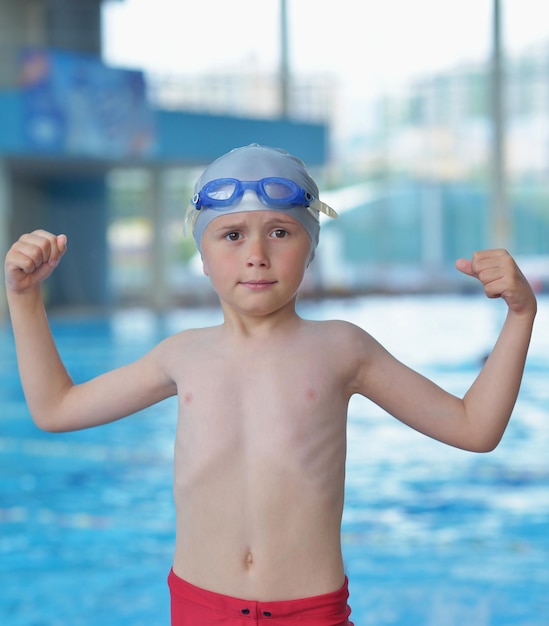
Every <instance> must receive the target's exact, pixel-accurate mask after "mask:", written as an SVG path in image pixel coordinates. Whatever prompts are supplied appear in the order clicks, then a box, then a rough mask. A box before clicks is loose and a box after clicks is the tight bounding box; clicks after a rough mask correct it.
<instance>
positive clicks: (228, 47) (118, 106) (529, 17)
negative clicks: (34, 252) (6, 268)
mask: <svg viewBox="0 0 549 626" xmlns="http://www.w3.org/2000/svg"><path fill="white" fill-rule="evenodd" d="M548 17H549V7H547V4H546V2H544V1H543V0H520V1H519V0H506V1H505V0H501V1H499V2H496V1H494V0H463V2H460V3H453V2H436V1H435V0H415V1H414V2H405V1H404V0H387V1H386V2H383V3H373V2H372V3H362V4H361V6H360V9H359V8H358V7H357V6H356V5H355V4H354V3H353V2H352V1H351V0H340V1H338V2H337V3H336V2H326V3H323V5H322V6H319V5H318V3H315V2H314V1H313V0H293V1H292V0H263V1H262V2H254V1H253V0H235V2H231V3H230V4H229V3H223V2H219V1H215V0H204V1H203V2H200V3H191V2H175V1H174V0H158V1H155V2H152V0H108V1H104V2H101V1H99V0H96V1H93V0H78V1H77V2H68V1H66V0H65V1H64V0H20V1H19V0H18V1H11V2H10V1H9V0H2V1H1V2H0V222H1V229H0V230H1V233H2V239H1V242H0V248H1V249H2V251H4V250H5V249H6V247H7V246H8V244H9V243H10V242H11V241H12V240H13V239H14V238H16V237H18V236H19V235H20V234H21V233H22V232H24V231H27V230H29V229H33V228H38V227H44V228H48V229H52V230H55V231H64V232H66V233H67V234H68V235H69V238H70V241H71V244H72V245H71V263H70V264H69V263H66V264H63V265H62V267H61V268H60V269H59V271H58V272H57V273H56V274H55V275H54V276H53V277H52V279H51V281H50V282H49V283H48V298H49V303H50V305H51V306H52V307H53V306H60V307H64V306H73V307H74V306H96V307H105V306H121V305H126V304H142V305H145V306H152V307H155V308H157V309H163V308H169V307H170V306H173V305H176V304H179V303H182V302H185V303H188V302H208V301H209V300H210V299H211V298H212V297H213V296H212V292H211V290H210V287H209V283H208V281H207V280H206V279H205V278H204V277H203V276H202V273H201V267H200V263H199V260H198V259H197V256H196V254H195V247H194V244H193V242H192V240H189V239H188V238H186V237H185V233H184V229H183V216H184V211H185V208H186V206H187V203H188V200H189V198H190V197H191V195H192V192H191V189H192V185H193V183H194V181H195V179H196V177H197V175H198V174H199V172H200V170H201V168H203V167H204V166H205V165H206V164H207V163H208V162H210V161H211V160H213V159H214V158H216V157H217V156H219V155H220V154H222V153H224V152H225V151H227V150H229V149H231V148H232V147H236V146H239V145H245V144H247V143H251V142H257V143H264V144H267V145H276V146H280V147H284V148H286V149H288V150H289V151H290V152H292V153H294V154H296V155H298V156H300V157H301V158H302V159H303V160H304V161H305V162H306V163H307V165H308V166H309V167H310V169H311V170H312V172H313V174H314V175H315V176H316V178H317V179H318V182H319V185H320V187H321V189H322V192H323V193H322V195H323V197H324V198H325V199H326V200H327V201H329V202H330V203H331V204H332V205H333V206H334V207H335V208H336V209H337V210H338V211H339V212H340V215H341V217H340V219H339V220H337V221H334V222H332V221H330V222H329V223H326V224H325V226H324V229H323V235H322V238H321V240H322V241H321V246H320V249H319V252H318V255H317V260H316V262H315V264H314V265H313V266H312V267H311V269H310V272H309V275H308V277H307V281H306V284H305V286H304V293H305V295H307V294H313V295H326V294H343V295H345V294H355V293H371V292H399V293H400V292H403V291H413V292H425V291H435V292H440V291H448V290H450V291H455V290H462V289H468V288H469V285H470V283H469V281H466V282H465V283H464V282H463V280H462V277H461V276H459V275H458V274H457V272H455V271H454V269H453V262H454V260H455V259H456V258H457V257H460V256H468V255H470V254H471V252H473V251H474V250H475V249H478V248H483V247H492V246H503V247H506V248H508V249H509V250H510V251H511V252H512V253H513V254H514V255H516V256H517V257H519V258H520V261H521V263H522V264H523V267H524V269H525V271H526V272H527V273H528V275H529V277H530V278H531V280H532V281H533V282H534V283H535V285H536V287H537V288H539V289H542V288H544V287H545V286H546V285H547V281H548V276H549V269H548V267H549V264H548V260H547V255H548V246H549V243H548V242H549V209H548V202H547V199H548V193H549V186H548V182H549V181H548V178H549V168H548V164H549V81H548V79H547V75H548V70H549V20H548V19H547V18H548ZM69 265H70V267H69ZM4 306H5V305H4Z"/></svg>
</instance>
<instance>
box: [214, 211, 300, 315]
mask: <svg viewBox="0 0 549 626" xmlns="http://www.w3.org/2000/svg"><path fill="white" fill-rule="evenodd" d="M310 255H311V240H310V238H309V236H308V234H307V231H306V230H305V229H304V228H303V226H302V225H301V224H300V223H299V222H298V221H297V220H295V219H294V218H292V217H290V216H289V215H285V214H284V213H282V212H279V211H270V210H268V209H267V210H257V211H248V212H240V213H230V214H226V215H220V216H219V217H218V218H216V219H215V220H213V221H212V222H211V223H210V224H209V225H208V227H207V228H206V230H205V231H204V236H203V239H202V256H203V266H204V273H205V274H206V275H207V276H209V277H210V280H211V281H212V285H213V287H214V289H215V290H216V292H217V294H218V295H219V297H220V299H221V301H222V304H224V305H226V306H229V307H231V308H232V309H234V310H236V311H239V312H242V313H247V314H251V315H268V314H269V313H273V312H274V311H277V310H279V309H281V308H282V307H284V306H285V305H287V304H288V303H290V302H292V303H293V302H294V301H295V297H296V295H297V291H298V289H299V287H300V285H301V282H302V280H303V275H304V273H305V270H306V268H307V265H308V262H309V258H310Z"/></svg>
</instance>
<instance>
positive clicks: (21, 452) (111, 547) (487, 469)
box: [0, 296, 549, 626]
mask: <svg viewBox="0 0 549 626" xmlns="http://www.w3.org/2000/svg"><path fill="white" fill-rule="evenodd" d="M301 311H302V314H303V315H304V316H306V317H311V318H316V319H324V318H334V317H335V318H342V319H347V320H350V321H353V322H355V323H358V324H359V325H361V326H362V327H364V328H365V329H367V330H368V331H370V332H371V333H372V334H373V335H374V336H375V337H376V338H377V339H379V340H380V341H381V342H382V343H384V345H386V346H387V347H388V348H389V350H391V351H392V352H393V353H394V354H395V355H396V356H397V357H398V358H400V359H401V360H403V361H405V362H406V363H408V364H410V365H412V366H413V367H415V368H416V369H419V370H420V371H421V372H422V373H424V374H426V375H427V376H429V377H431V378H433V379H434V380H435V381H436V382H438V383H440V384H441V385H443V386H444V387H446V388H447V389H449V390H450V391H452V392H455V393H458V394H462V393H463V392H464V391H465V389H466V388H467V387H468V385H469V384H470V382H471V381H472V379H473V377H474V376H475V374H476V372H477V371H478V368H479V364H480V363H481V361H482V357H483V356H484V354H485V353H486V350H487V348H488V347H489V346H490V345H491V343H492V342H493V340H494V337H495V333H496V331H497V328H498V325H499V324H501V322H502V319H503V315H504V310H503V307H502V306H500V303H498V302H493V301H487V300H485V299H484V298H481V297H480V296H479V297H476V296H474V297H469V298H459V297H429V298H412V297H403V298H368V299H358V300H349V301H342V302H335V301H331V302H324V303H320V304H318V303H317V304H314V305H313V304H309V303H304V304H302V305H301ZM218 320H219V313H218V312H217V311H215V310H191V311H189V312H174V313H170V314H166V315H163V316H161V317H159V316H155V315H153V314H151V313H148V312H145V311H126V312H121V313H118V314H115V315H113V316H112V317H110V318H108V319H107V318H82V317H79V318H65V317H57V318H54V319H53V320H52V325H53V330H54V334H55V336H56V338H57V340H58V344H59V347H60V351H61V353H62V356H63V358H64V359H65V361H66V363H67V365H68V367H69V369H70V370H71V373H72V374H73V377H74V378H75V379H76V380H82V379H86V378H88V377H90V376H92V375H95V374H98V373H100V372H101V371H103V370H105V369H107V368H111V367H114V366H117V365H119V364H122V363H124V362H127V361H128V360H130V359H133V358H136V357H138V356H139V355H141V354H142V353H143V352H144V351H145V350H147V349H148V348H150V347H151V346H152V345H154V344H155V343H156V342H157V341H158V340H159V339H161V338H162V337H164V336H165V335H166V334H168V333H172V332H175V331H178V330H180V329H182V328H185V327H190V326H196V325H204V324H210V323H216V322H217V321H218ZM547 329H549V299H548V298H546V297H545V298H541V299H540V312H539V315H538V319H537V323H536V329H535V333H534V338H533V342H532V348H531V352H530V356H529V359H528V363H527V367H526V373H525V377H524V383H523V388H522V392H521V396H520V398H519V401H518V403H517V406H516V410H515V413H514V416H513V419H512V421H511V424H510V426H509V428H508V431H507V433H506V435H505V437H504V439H503V441H502V443H501V444H500V446H499V447H498V449H497V450H496V451H494V452H493V453H490V454H487V455H477V454H471V453H466V452H462V451H459V450H454V449H452V448H448V447H446V446H443V445H442V444H440V443H437V442H434V441H431V440H429V439H427V438H425V437H423V436H421V435H419V434H417V433H415V432H413V431H411V430H409V429H407V428H406V427H404V426H402V425H401V424H399V423H398V422H396V421H395V420H393V419H392V418H390V417H388V416H386V415H384V414H383V413H382V412H381V411H380V409H378V408H377V407H375V406H374V405H372V404H371V403H369V402H368V401H366V400H365V399H363V398H359V397H356V398H353V399H352V402H351V405H350V409H349V451H348V467H347V494H346V508H345V514H344V523H343V545H344V551H345V560H346V567H347V571H348V574H349V578H350V590H351V604H352V608H353V618H354V621H355V624H356V626H370V625H371V626H548V625H549V453H548V450H549V332H547ZM327 365H328V364H327ZM0 394H1V395H0V579H1V584H0V624H2V625H7V626H54V625H60V626H79V625H82V626H91V625H92V624H93V625H96V624H103V625H105V626H140V625H143V626H157V625H158V626H163V625H167V624H168V623H169V609H168V602H169V597H168V592H167V587H166V582H165V580H166V576H167V573H168V570H169V568H170V565H171V558H172V549H173V540H174V536H173V531H174V510H173V505H172V494H171V487H172V473H171V472H172V467H171V464H172V447H173V437H174V430H175V408H176V407H175V401H174V400H169V401H167V402H164V403H162V404H160V405H158V406H155V407H152V408H150V409H149V410H147V411H144V412H142V413H140V414H138V415H135V416H133V417H130V418H128V419H126V420H122V421H120V422H118V423H115V424H112V425H109V426H104V427H101V428H97V429H94V430H89V431H84V432H79V433H72V434H65V435H51V434H47V433H43V432H41V431H39V430H37V429H36V428H35V427H34V425H33V423H32V421H31V419H30V417H29V415H28V412H27V409H26V406H25V403H24V400H23V397H22V393H21V389H20V385H19V382H18V377H17V373H16V369H15V354H14V348H13V343H12V337H11V332H10V329H9V326H8V325H7V323H3V324H1V323H0Z"/></svg>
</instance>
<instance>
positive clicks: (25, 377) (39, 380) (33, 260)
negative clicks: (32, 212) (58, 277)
mask: <svg viewBox="0 0 549 626" xmlns="http://www.w3.org/2000/svg"><path fill="white" fill-rule="evenodd" d="M66 247H67V239H66V237H65V236H64V235H57V236H56V235H52V234H51V233H48V232H46V231H42V230H40V231H34V232H33V233H30V234H27V235H23V236H22V237H21V238H20V239H19V241H17V242H16V243H15V244H14V245H13V246H12V247H11V249H10V250H9V251H8V254H7V255H6V261H5V276H6V292H7V300H8V306H9V310H10V316H11V323H12V327H13V332H14V337H15V345H16V350H17V360H18V365H19V373H20V377H21V382H22V384H23V389H24V392H25V397H26V400H27V404H28V406H29V409H30V412H31V414H32V416H33V419H34V421H35V423H36V424H37V426H39V427H40V428H43V429H45V430H49V431H66V430H78V429H81V428H88V427H90V426H96V425H99V424H103V423H106V422H110V421H113V420H116V419H119V418H121V417H124V416H126V415H129V414H130V413H134V412H136V411H138V410H140V409H142V408H144V407H146V406H149V405H151V404H154V403H155V402H158V401H160V400H163V399H165V398H167V397H169V396H171V395H174V394H175V393H176V388H175V384H174V383H173V381H172V380H171V379H170V377H169V376H168V375H167V374H166V373H165V371H164V370H163V368H162V364H161V361H160V359H159V352H160V351H161V348H156V349H154V350H152V351H151V352H150V353H148V354H147V355H145V356H144V357H143V358H141V359H139V360H138V361H136V362H134V363H132V364H130V365H127V366H124V367H121V368H119V369H116V370H113V371H111V372H108V373H106V374H103V375H101V376H98V377H97V378H94V379H92V380H91V381H88V382H86V383H83V384H80V385H75V384H74V383H73V381H72V379H71V377H70V376H69V374H68V372H67V370H66V369H65V366H64V365H63V363H62V361H61V358H60V356H59V353H58V351H57V347H56V345H55V342H54V339H53V337H52V334H51V331H50V327H49V323H48V320H47V316H46V311H45V308H44V304H43V300H42V293H41V285H42V282H43V281H44V280H45V279H46V278H47V277H48V276H49V275H50V274H51V273H52V272H53V270H54V269H55V267H56V266H57V264H58V263H59V261H60V260H61V257H62V256H63V254H64V253H65V251H66ZM161 345H162V344H161Z"/></svg>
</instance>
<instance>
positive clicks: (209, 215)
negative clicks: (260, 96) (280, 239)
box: [186, 144, 337, 259]
mask: <svg viewBox="0 0 549 626" xmlns="http://www.w3.org/2000/svg"><path fill="white" fill-rule="evenodd" d="M270 177H278V178H283V179H287V180H291V181H293V182H294V183H295V184H296V185H297V186H298V187H300V188H301V189H303V190H304V191H305V192H306V195H307V198H310V201H309V202H308V206H307V205H305V204H304V205H295V206H290V207H287V206H285V207H277V206H276V205H266V204H265V203H263V204H262V203H261V202H257V201H256V199H255V198H254V201H252V202H248V201H246V199H245V198H244V199H242V200H241V201H237V202H235V203H234V204H231V205H228V206H223V207H222V208H218V207H216V208H212V207H208V206H201V207H200V208H197V206H196V201H197V198H198V197H199V194H200V191H201V190H202V189H203V187H204V185H205V184H206V183H208V182H210V181H212V180H218V179H221V178H234V179H237V180H239V181H259V180H262V179H263V178H270ZM194 192H195V195H194V198H193V201H191V203H190V204H189V207H188V209H187V216H186V221H187V223H188V224H189V225H192V233H193V237H194V239H195V241H196V245H197V246H198V249H199V250H200V252H202V249H201V242H202V236H203V235H204V231H205V230H206V228H207V226H208V224H210V222H212V221H213V220H214V219H215V218H216V217H220V216H221V215H225V214H227V213H242V212H246V211H261V210H263V211H264V210H271V211H279V212H281V213H284V214H285V215H289V216H291V217H293V218H294V219H296V220H297V221H298V222H299V223H300V224H301V225H302V226H303V227H304V228H305V230H306V231H307V233H308V235H309V237H310V239H311V243H312V252H311V259H312V258H313V256H314V251H315V249H316V246H317V245H318V239H319V232H320V222H319V214H320V212H322V213H324V214H326V215H328V216H329V217H337V213H336V212H335V211H334V210H333V209H332V208H330V207H329V206H328V205H327V204H325V203H324V202H321V201H320V199H319V198H318V187H317V185H316V183H315V181H314V180H313V179H312V177H311V175H310V174H309V172H308V171H307V169H306V167H305V164H304V163H303V162H302V161H301V160H300V159H298V158H297V157H295V156H292V155H291V154H289V153H288V152H286V151H284V150H281V149H279V148H271V147H268V146H260V145H258V144H251V145H249V146H245V147H242V148H235V149H234V150H231V151H230V152H227V153H226V154H224V155H223V156H221V157H219V158H218V159H216V160H215V161H214V162H213V163H211V164H210V165H209V166H208V167H207V168H206V169H205V170H204V172H203V173H202V175H201V176H200V178H199V179H198V180H197V181H196V184H195V187H194Z"/></svg>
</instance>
